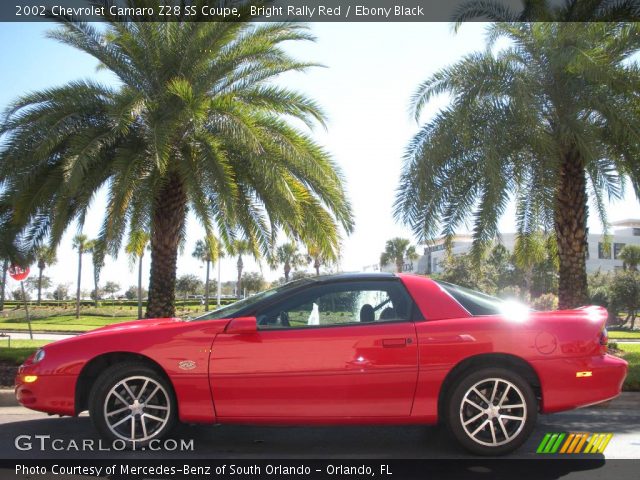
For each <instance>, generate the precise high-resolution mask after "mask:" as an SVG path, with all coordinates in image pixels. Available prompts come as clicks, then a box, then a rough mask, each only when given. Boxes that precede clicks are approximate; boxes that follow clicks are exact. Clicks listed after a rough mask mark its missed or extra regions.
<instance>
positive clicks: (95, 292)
mask: <svg viewBox="0 0 640 480" xmlns="http://www.w3.org/2000/svg"><path fill="white" fill-rule="evenodd" d="M99 272H100V270H97V269H96V267H95V265H94V267H93V297H94V298H93V305H94V306H95V307H96V308H98V284H99V283H100V273H99Z"/></svg>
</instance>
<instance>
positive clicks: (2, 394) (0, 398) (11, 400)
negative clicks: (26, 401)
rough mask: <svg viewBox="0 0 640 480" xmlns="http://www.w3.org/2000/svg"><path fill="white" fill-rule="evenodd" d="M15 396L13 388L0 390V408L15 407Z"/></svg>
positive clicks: (16, 403) (16, 404)
mask: <svg viewBox="0 0 640 480" xmlns="http://www.w3.org/2000/svg"><path fill="white" fill-rule="evenodd" d="M17 406H19V404H18V401H17V400H16V395H15V393H14V391H13V388H0V407H17Z"/></svg>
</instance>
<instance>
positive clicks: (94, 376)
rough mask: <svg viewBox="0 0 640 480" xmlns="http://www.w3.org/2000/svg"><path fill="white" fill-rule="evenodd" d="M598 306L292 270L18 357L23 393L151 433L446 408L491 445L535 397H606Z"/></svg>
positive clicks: (442, 414)
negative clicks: (231, 298)
mask: <svg viewBox="0 0 640 480" xmlns="http://www.w3.org/2000/svg"><path fill="white" fill-rule="evenodd" d="M606 318H607V314H606V311H605V310H604V309H602V308H600V307H586V308H579V309H576V310H567V311H555V312H536V311H531V310H529V309H527V308H525V307H523V306H519V305H518V304H514V303H510V302H505V301H501V300H498V299H495V298H492V297H489V296H486V295H483V294H481V293H477V292H474V291H471V290H468V289H465V288H461V287H458V286H455V285H451V284H447V283H443V282H437V281H434V280H431V279H429V278H427V277H422V276H416V275H399V276H396V275H391V274H344V275H335V276H328V277H316V278H307V279H303V280H299V281H296V282H292V283H288V284H286V285H283V286H280V287H277V288H274V289H272V290H268V291H266V292H263V293H260V294H258V295H255V296H253V297H250V298H247V299H245V300H241V301H239V302H236V303H234V304H232V305H229V306H226V307H223V308H221V309H218V310H216V311H214V312H211V313H207V314H206V315H203V316H201V317H199V318H195V319H192V320H181V319H178V318H168V319H149V320H141V321H134V322H127V323H120V324H116V325H112V326H108V327H104V328H100V329H97V330H94V331H92V332H88V333H85V334H83V335H79V336H77V337H75V338H71V339H67V340H62V341H58V342H55V343H52V344H49V345H47V346H45V347H44V348H42V349H40V350H38V351H37V352H36V353H35V354H34V355H33V356H32V357H31V358H29V359H28V360H27V361H26V362H25V364H24V365H22V366H21V367H20V370H19V372H18V376H17V378H16V384H17V386H16V396H17V398H18V400H19V401H20V403H22V405H24V406H25V407H29V408H32V409H34V410H40V411H43V412H49V413H53V414H61V415H78V414H79V413H80V412H82V411H84V410H89V412H90V414H91V417H92V419H93V422H94V424H95V426H96V428H97V429H98V430H99V432H100V433H101V434H102V435H103V436H104V437H107V438H109V439H112V440H116V439H117V440H119V441H120V442H131V443H133V442H135V443H136V444H138V445H144V444H146V443H148V442H150V441H152V440H154V439H158V438H160V437H162V436H164V435H166V434H167V433H168V432H169V431H170V430H171V428H172V426H173V425H174V424H175V423H176V421H178V420H179V421H182V422H189V423H251V424H295V425H300V424H303V425H310V424H315V425H325V424H434V423H436V422H438V421H439V420H442V421H444V422H446V423H447V425H448V426H449V428H450V430H451V432H452V433H453V435H454V436H455V437H456V438H457V439H458V441H459V442H460V443H461V444H462V445H463V446H464V447H466V448H467V449H469V450H470V451H472V452H475V453H478V454H488V455H499V454H504V453H507V452H510V451H512V450H514V449H515V448H517V447H518V446H520V445H521V444H522V443H523V442H524V441H525V440H526V439H527V437H528V436H529V435H530V433H531V431H532V429H533V428H534V424H535V421H536V416H537V414H538V412H542V413H548V412H557V411H560V410H567V409H571V408H576V407H580V406H584V405H589V404H594V403H598V402H603V401H605V400H609V399H611V398H613V397H615V396H616V395H618V393H619V392H620V388H621V386H622V382H623V380H624V378H625V375H626V371H627V364H626V362H625V361H623V360H621V359H619V358H616V357H613V356H610V355H608V354H607V353H606V351H607V333H606V330H605V328H604V327H605V321H606Z"/></svg>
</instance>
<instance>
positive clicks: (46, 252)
mask: <svg viewBox="0 0 640 480" xmlns="http://www.w3.org/2000/svg"><path fill="white" fill-rule="evenodd" d="M35 257H36V262H37V264H38V301H37V303H36V305H40V301H41V298H42V273H43V272H44V269H45V268H46V267H47V266H48V265H53V264H54V263H56V261H57V259H56V251H55V250H54V249H53V248H51V247H48V246H45V245H42V246H40V247H38V248H37V249H36V251H35Z"/></svg>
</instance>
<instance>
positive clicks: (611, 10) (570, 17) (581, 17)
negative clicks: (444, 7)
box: [453, 0, 640, 29]
mask: <svg viewBox="0 0 640 480" xmlns="http://www.w3.org/2000/svg"><path fill="white" fill-rule="evenodd" d="M521 3H522V4H523V8H522V10H521V11H519V12H516V11H514V10H513V9H512V8H510V7H509V6H507V5H505V2H504V1H500V0H469V1H467V2H465V3H463V4H461V5H460V7H458V9H457V10H456V12H455V14H454V18H453V20H454V22H455V27H456V29H458V28H460V26H461V25H462V23H463V22H465V21H469V20H485V21H486V20H490V21H494V22H529V21H533V22H552V21H562V22H590V21H591V22H619V21H628V22H631V21H638V20H639V19H640V10H639V9H638V4H637V1H636V0H631V1H623V2H611V1H609V0H590V1H585V0H564V2H562V3H560V2H548V1H544V0H522V2H521Z"/></svg>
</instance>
